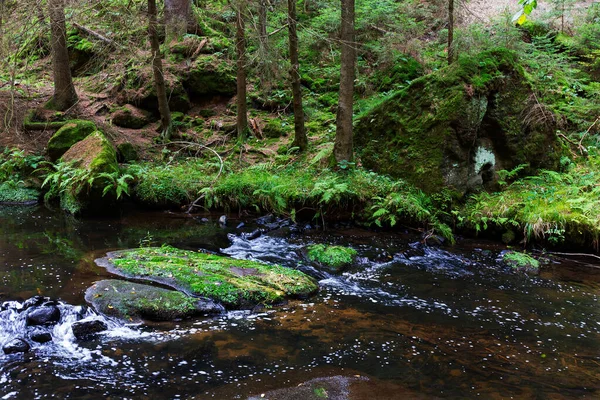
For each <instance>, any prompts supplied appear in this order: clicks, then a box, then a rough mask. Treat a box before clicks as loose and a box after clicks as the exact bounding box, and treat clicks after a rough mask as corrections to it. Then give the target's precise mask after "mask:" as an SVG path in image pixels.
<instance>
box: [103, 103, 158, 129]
mask: <svg viewBox="0 0 600 400" xmlns="http://www.w3.org/2000/svg"><path fill="white" fill-rule="evenodd" d="M111 119H112V123H113V124H114V125H116V126H120V127H121V128H130V129H140V128H143V127H144V126H146V125H148V124H149V123H150V122H152V120H153V118H152V114H150V113H149V112H148V111H144V110H141V109H139V108H137V107H134V106H132V105H131V104H126V105H124V106H123V107H121V108H119V109H118V110H117V111H115V112H114V113H113V114H112V116H111Z"/></svg>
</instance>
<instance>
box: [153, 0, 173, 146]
mask: <svg viewBox="0 0 600 400" xmlns="http://www.w3.org/2000/svg"><path fill="white" fill-rule="evenodd" d="M156 14H157V11H156V0H148V37H149V39H150V48H151V49H152V72H153V74H154V86H155V88H156V96H157V97H158V111H159V113H160V122H161V125H162V137H163V139H164V140H169V139H170V138H171V130H172V126H171V111H170V110H169V102H168V100H167V89H166V86H165V78H164V75H163V65H162V59H161V56H160V44H159V43H158V33H157V25H158V21H157V17H156Z"/></svg>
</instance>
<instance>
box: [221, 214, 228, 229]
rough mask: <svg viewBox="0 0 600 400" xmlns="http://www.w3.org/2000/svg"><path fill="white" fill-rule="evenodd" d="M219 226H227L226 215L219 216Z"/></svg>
mask: <svg viewBox="0 0 600 400" xmlns="http://www.w3.org/2000/svg"><path fill="white" fill-rule="evenodd" d="M219 225H220V226H221V228H223V227H225V226H227V215H221V216H220V217H219Z"/></svg>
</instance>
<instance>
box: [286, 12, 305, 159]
mask: <svg viewBox="0 0 600 400" xmlns="http://www.w3.org/2000/svg"><path fill="white" fill-rule="evenodd" d="M296 26H297V17H296V0H288V28H289V35H290V39H289V40H290V64H291V68H290V78H291V81H292V97H293V99H294V142H293V143H292V146H293V147H299V148H300V150H301V151H304V150H306V147H307V146H308V138H307V137H306V127H305V126H304V109H303V108H302V88H301V87H300V62H299V61H298V32H297V31H296Z"/></svg>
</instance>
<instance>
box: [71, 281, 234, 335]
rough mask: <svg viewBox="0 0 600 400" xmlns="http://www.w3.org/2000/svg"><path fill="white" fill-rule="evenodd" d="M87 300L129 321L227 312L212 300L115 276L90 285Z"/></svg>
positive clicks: (109, 313)
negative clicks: (115, 277)
mask: <svg viewBox="0 0 600 400" xmlns="http://www.w3.org/2000/svg"><path fill="white" fill-rule="evenodd" d="M85 300H86V301H87V302H88V303H90V304H91V305H92V306H93V307H94V308H95V309H96V310H97V311H98V312H100V313H102V314H104V315H108V316H111V317H117V318H120V319H124V320H127V321H140V320H143V319H147V320H152V321H172V320H176V319H183V318H190V317H194V316H200V315H214V314H220V313H221V312H223V311H224V308H223V307H222V306H220V305H219V304H216V303H215V302H213V301H210V300H205V299H199V298H194V297H190V296H188V295H186V294H184V293H181V292H178V291H174V290H168V289H163V288H158V287H154V286H150V285H143V284H140V283H133V282H128V281H120V280H112V279H109V280H104V281H100V282H96V283H95V284H94V285H93V286H91V287H90V288H88V289H87V291H86V292H85ZM73 325H75V324H73ZM73 333H75V327H73ZM76 336H77V335H76Z"/></svg>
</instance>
